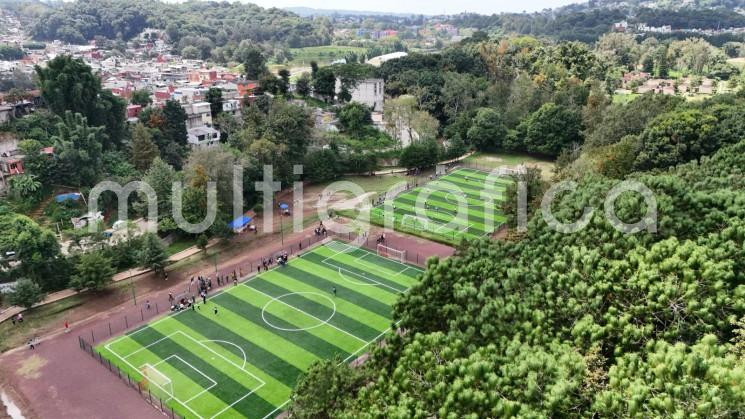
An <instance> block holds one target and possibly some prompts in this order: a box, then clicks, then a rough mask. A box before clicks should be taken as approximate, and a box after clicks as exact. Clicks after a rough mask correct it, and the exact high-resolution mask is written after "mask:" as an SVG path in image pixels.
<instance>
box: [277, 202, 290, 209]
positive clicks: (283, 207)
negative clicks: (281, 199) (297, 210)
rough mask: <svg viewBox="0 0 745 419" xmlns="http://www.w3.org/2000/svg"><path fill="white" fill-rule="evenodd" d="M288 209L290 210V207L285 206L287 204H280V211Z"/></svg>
mask: <svg viewBox="0 0 745 419" xmlns="http://www.w3.org/2000/svg"><path fill="white" fill-rule="evenodd" d="M287 208H290V206H289V205H287V204H285V203H282V204H279V209H283V210H284V209H287Z"/></svg>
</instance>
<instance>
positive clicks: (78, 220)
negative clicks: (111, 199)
mask: <svg viewBox="0 0 745 419" xmlns="http://www.w3.org/2000/svg"><path fill="white" fill-rule="evenodd" d="M99 221H103V214H102V213H101V211H98V212H96V213H93V212H89V213H87V214H85V215H82V216H80V217H73V218H71V219H70V222H72V225H73V227H75V229H80V228H83V227H85V226H87V225H89V224H94V223H98V222H99Z"/></svg>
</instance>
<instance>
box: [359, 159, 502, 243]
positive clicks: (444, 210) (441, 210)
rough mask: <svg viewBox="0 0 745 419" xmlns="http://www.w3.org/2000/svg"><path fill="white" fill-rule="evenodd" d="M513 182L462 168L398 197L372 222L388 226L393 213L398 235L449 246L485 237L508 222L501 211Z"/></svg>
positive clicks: (379, 209)
mask: <svg viewBox="0 0 745 419" xmlns="http://www.w3.org/2000/svg"><path fill="white" fill-rule="evenodd" d="M512 182H513V181H512V180H511V179H510V178H507V177H498V176H496V175H490V174H488V173H486V172H482V171H479V170H474V169H467V168H459V169H456V170H454V171H453V172H451V173H449V174H447V175H445V176H442V177H439V178H437V179H435V180H433V181H430V182H428V183H426V184H424V185H422V186H420V187H418V188H414V189H412V190H409V191H406V192H404V193H402V194H400V195H398V196H396V197H395V199H394V200H393V202H392V204H385V205H381V206H377V207H375V208H373V209H372V210H371V212H370V221H371V222H372V223H373V224H378V225H384V220H385V211H392V214H393V220H394V229H395V230H398V231H402V232H406V233H411V234H414V235H418V236H422V237H426V238H431V239H435V240H438V241H444V242H446V243H458V242H460V240H461V239H462V238H466V239H475V238H479V237H483V236H485V235H488V234H491V233H493V232H494V231H495V230H496V229H497V228H498V227H499V226H500V225H501V224H503V223H504V222H505V221H506V217H505V216H504V215H503V214H502V212H501V210H500V208H499V207H500V203H501V202H502V201H503V200H504V199H505V198H504V191H505V189H506V188H507V186H508V185H509V184H510V183H512ZM459 208H462V210H461V211H460V213H459V212H458V209H459Z"/></svg>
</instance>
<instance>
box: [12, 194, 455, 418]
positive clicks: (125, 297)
mask: <svg viewBox="0 0 745 419" xmlns="http://www.w3.org/2000/svg"><path fill="white" fill-rule="evenodd" d="M284 198H285V202H287V200H289V201H290V202H292V197H291V196H290V195H288V196H284ZM306 198H308V199H307V200H305V205H304V210H303V215H304V216H305V217H306V219H311V220H312V219H313V218H312V217H313V213H314V212H315V211H316V208H315V205H314V202H311V201H312V200H313V197H310V196H307V197H306ZM281 199H282V198H280V200H281ZM342 199H344V197H341V196H340V197H339V200H342ZM316 200H317V196H316ZM334 200H335V199H334ZM288 218H289V217H285V218H284V220H283V222H284V224H285V227H287V224H288V223H289V222H291V221H288ZM280 219H281V217H279V216H276V217H275V225H278V224H280V222H281V221H280ZM256 224H257V225H258V226H261V224H262V222H261V220H260V219H257V223H256ZM310 224H311V225H310V226H309V227H307V228H306V229H305V230H303V231H300V232H295V233H285V234H284V236H281V235H280V234H278V233H274V234H271V235H263V234H254V233H251V232H244V233H241V234H240V235H238V236H237V237H235V238H234V239H233V240H231V242H230V244H229V245H228V246H221V247H220V248H219V249H217V250H216V251H217V252H219V254H218V256H217V258H216V259H215V258H214V257H209V256H208V257H202V258H198V257H195V258H193V260H190V261H186V262H179V263H178V264H177V265H175V266H173V267H172V268H171V271H170V274H169V277H168V280H164V279H163V278H160V277H156V276H155V275H152V274H147V275H142V276H140V277H138V278H137V280H136V281H135V289H136V295H137V302H138V305H136V306H135V305H134V304H133V301H132V294H131V288H130V287H126V286H121V287H117V288H115V289H112V290H109V291H106V292H102V293H99V294H97V295H94V296H93V298H88V299H87V300H86V302H85V303H83V304H81V305H79V306H76V307H74V308H72V309H70V310H68V311H67V312H65V313H64V320H67V321H69V323H70V325H71V331H70V333H64V332H63V324H64V323H63V320H60V324H50V325H46V326H45V327H43V328H40V329H38V330H36V331H35V332H36V333H38V336H40V337H41V341H42V343H41V345H40V346H39V347H37V348H36V349H34V350H31V349H29V348H28V347H26V346H22V347H19V348H16V349H14V350H11V351H9V352H6V353H4V354H3V355H1V356H0V379H1V380H2V381H0V385H2V387H3V388H4V389H6V391H7V392H8V393H9V394H11V397H13V400H14V401H15V402H16V403H17V404H18V405H19V406H20V407H21V408H22V409H23V411H24V414H25V415H26V417H27V418H75V419H88V418H106V419H119V418H122V419H125V418H126V419H129V418H138V419H149V418H153V419H154V418H162V417H163V415H162V413H160V412H159V411H157V410H156V409H154V408H153V407H151V406H149V405H148V404H147V403H146V402H145V401H144V399H142V398H141V397H140V396H139V395H138V394H137V392H136V391H134V390H132V389H130V388H128V387H127V385H126V384H125V383H124V382H122V381H121V380H120V379H119V378H118V377H117V376H115V375H114V374H112V373H111V372H109V371H108V370H107V369H106V368H105V367H104V366H102V365H100V364H99V363H98V362H96V361H95V360H94V359H93V358H91V357H90V356H89V355H88V354H86V353H85V352H83V351H82V350H81V349H80V348H79V344H78V336H80V335H83V336H86V338H87V340H89V341H90V340H91V338H92V337H93V338H95V339H96V341H95V343H100V342H101V341H102V340H103V339H107V338H109V336H110V334H112V335H117V334H121V333H122V332H123V331H124V330H125V328H126V329H128V330H131V329H132V328H134V327H137V326H138V325H141V324H144V323H145V322H148V321H150V320H152V319H153V318H155V317H157V316H159V315H161V316H162V315H164V311H166V310H163V308H164V307H166V306H167V305H168V293H169V292H173V293H174V294H176V293H178V292H179V291H182V290H185V289H187V288H188V284H189V280H190V278H191V277H192V276H194V275H198V274H203V275H211V276H212V278H213V285H215V286H216V281H214V273H215V268H217V271H218V272H219V273H220V274H222V275H225V274H229V273H231V272H234V271H235V272H236V273H238V274H240V275H242V276H246V275H248V274H250V273H251V272H250V271H251V270H252V269H255V266H256V265H255V262H256V261H260V260H261V259H262V258H264V257H268V256H270V255H272V254H274V253H276V252H279V251H281V250H283V249H289V251H290V252H291V253H296V252H298V251H300V249H299V246H300V244H301V243H305V244H304V245H303V248H307V245H308V244H307V243H311V242H313V241H315V240H317V237H316V236H315V234H314V232H313V230H314V228H315V226H316V223H315V222H311V223H310ZM379 231H380V230H379V229H375V230H373V231H371V232H370V233H369V236H368V237H369V240H370V242H371V244H370V247H372V248H373V249H374V247H375V245H374V243H375V241H374V238H375V237H376V236H377V235H378V234H379ZM282 239H284V240H282ZM282 241H284V243H282ZM386 245H388V246H391V247H395V248H398V249H405V250H407V251H408V252H409V258H410V259H413V255H417V256H416V257H417V258H421V261H420V262H419V263H420V264H423V263H424V260H425V259H426V257H428V256H440V257H446V256H450V255H452V254H453V252H454V250H453V249H452V248H450V247H447V246H444V245H441V244H437V243H433V242H428V241H426V240H423V239H418V238H414V237H410V236H404V235H400V234H396V233H393V232H388V233H386ZM225 286H228V287H229V286H232V284H228V285H225ZM215 288H216V287H215ZM146 300H147V301H149V302H150V303H151V305H152V306H153V307H155V305H156V304H157V305H158V312H159V314H158V313H156V312H155V308H151V309H150V310H146V309H144V304H143V303H144V301H146ZM109 331H111V332H109ZM91 332H92V333H93V335H90V333H91Z"/></svg>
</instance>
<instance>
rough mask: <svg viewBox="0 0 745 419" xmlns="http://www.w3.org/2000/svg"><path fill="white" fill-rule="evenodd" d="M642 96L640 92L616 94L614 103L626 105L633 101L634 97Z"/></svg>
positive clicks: (613, 98)
mask: <svg viewBox="0 0 745 419" xmlns="http://www.w3.org/2000/svg"><path fill="white" fill-rule="evenodd" d="M639 96H641V95H640V94H639V93H629V94H618V93H617V94H614V95H613V97H612V100H613V103H614V104H616V105H625V104H627V103H630V102H633V101H634V99H636V98H638V97H639Z"/></svg>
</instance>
